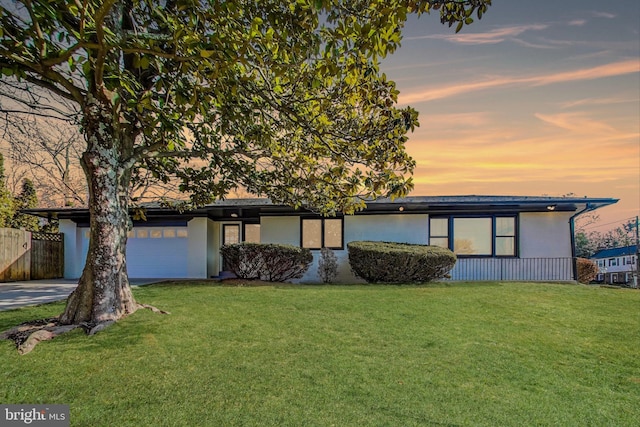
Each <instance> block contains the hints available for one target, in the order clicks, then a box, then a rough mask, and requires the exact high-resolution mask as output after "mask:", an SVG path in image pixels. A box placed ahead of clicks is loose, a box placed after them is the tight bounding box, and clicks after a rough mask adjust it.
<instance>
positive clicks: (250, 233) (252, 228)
mask: <svg viewBox="0 0 640 427" xmlns="http://www.w3.org/2000/svg"><path fill="white" fill-rule="evenodd" d="M244 241H245V242H247V243H260V224H245V225H244Z"/></svg>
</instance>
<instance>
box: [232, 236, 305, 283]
mask: <svg viewBox="0 0 640 427" xmlns="http://www.w3.org/2000/svg"><path fill="white" fill-rule="evenodd" d="M220 252H221V253H222V256H223V257H224V261H225V263H226V265H227V267H228V268H230V269H231V271H233V273H234V274H235V275H236V276H238V277H239V278H241V279H260V280H266V281H269V282H284V281H285V280H290V279H299V278H301V277H302V276H304V273H306V272H307V270H308V269H309V265H311V262H312V261H313V255H311V251H310V250H309V249H306V248H299V247H297V246H292V245H279V244H263V243H240V244H234V245H223V246H222V248H221V249H220Z"/></svg>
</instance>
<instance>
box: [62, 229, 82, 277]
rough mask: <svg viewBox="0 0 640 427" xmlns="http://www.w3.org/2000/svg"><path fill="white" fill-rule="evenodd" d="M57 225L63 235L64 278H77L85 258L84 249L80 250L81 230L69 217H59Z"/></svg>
mask: <svg viewBox="0 0 640 427" xmlns="http://www.w3.org/2000/svg"><path fill="white" fill-rule="evenodd" d="M59 227H60V232H61V233H63V235H64V278H65V279H77V278H78V277H80V275H81V274H82V268H83V267H84V262H85V260H86V258H87V253H86V251H85V252H83V250H82V235H81V232H80V231H79V230H78V227H77V226H76V223H75V222H73V221H71V220H70V219H61V220H60V225H59Z"/></svg>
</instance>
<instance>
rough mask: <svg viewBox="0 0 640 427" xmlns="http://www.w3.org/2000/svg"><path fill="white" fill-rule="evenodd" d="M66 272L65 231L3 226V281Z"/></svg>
mask: <svg viewBox="0 0 640 427" xmlns="http://www.w3.org/2000/svg"><path fill="white" fill-rule="evenodd" d="M63 274H64V241H63V239H62V234H52V233H31V232H29V231H24V230H15V229H12V228H0V282H14V281H19V280H37V279H56V278H60V277H62V276H63Z"/></svg>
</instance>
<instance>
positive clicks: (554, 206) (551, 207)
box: [547, 205, 556, 211]
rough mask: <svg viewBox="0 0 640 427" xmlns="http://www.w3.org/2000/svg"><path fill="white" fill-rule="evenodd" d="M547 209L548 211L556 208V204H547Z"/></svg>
mask: <svg viewBox="0 0 640 427" xmlns="http://www.w3.org/2000/svg"><path fill="white" fill-rule="evenodd" d="M547 210H548V211H555V210H556V205H549V206H547Z"/></svg>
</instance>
